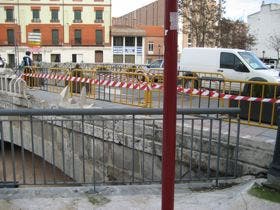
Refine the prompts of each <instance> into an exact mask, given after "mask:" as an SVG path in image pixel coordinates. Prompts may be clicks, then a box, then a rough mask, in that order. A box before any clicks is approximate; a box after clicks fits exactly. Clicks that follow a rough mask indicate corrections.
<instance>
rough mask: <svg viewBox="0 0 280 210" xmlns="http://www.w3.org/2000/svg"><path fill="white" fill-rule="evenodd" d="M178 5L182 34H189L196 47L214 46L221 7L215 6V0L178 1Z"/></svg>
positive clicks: (217, 35)
mask: <svg viewBox="0 0 280 210" xmlns="http://www.w3.org/2000/svg"><path fill="white" fill-rule="evenodd" d="M220 2H221V3H224V2H225V1H224V0H220ZM178 5H179V14H180V15H181V17H182V18H183V22H184V23H183V33H187V34H190V35H191V37H192V39H193V41H194V42H195V45H196V46H197V47H204V46H215V45H216V43H217V38H218V37H219V34H218V29H219V20H220V17H221V13H222V10H223V7H222V5H221V6H220V5H217V3H216V0H178Z"/></svg>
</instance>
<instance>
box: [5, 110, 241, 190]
mask: <svg viewBox="0 0 280 210" xmlns="http://www.w3.org/2000/svg"><path fill="white" fill-rule="evenodd" d="M238 113H239V110H238V109H236V108H220V109H217V108H215V109H180V110H178V111H177V121H176V123H177V130H176V133H177V135H176V182H185V181H199V180H200V181H206V180H215V181H216V182H217V183H218V182H219V180H223V179H228V178H235V177H237V176H239V175H241V174H240V166H239V161H238V153H239V129H240V128H239V123H238V124H232V123H231V122H232V121H231V119H232V117H231V115H233V114H234V115H236V114H238ZM162 114H163V111H162V110H161V109H138V108H137V109H136V108H135V109H126V110H124V109H89V110H80V109H79V110H73V109H70V110H68V109H67V110H64V109H62V110H54V109H49V110H48V109H44V110H42V109H38V110H37V109H29V110H27V109H24V110H0V138H1V139H0V146H1V147H0V148H1V149H0V152H1V153H0V157H1V160H0V180H1V182H0V187H1V186H6V185H18V184H20V185H21V184H23V185H52V184H62V185H68V184H93V185H94V186H95V185H97V184H138V183H141V184H144V183H145V184H149V183H160V182H161V175H162V174H161V170H162V168H161V164H162V162H161V161H162V127H163V125H162V123H163V119H162ZM225 119H227V122H225V121H224V120H225Z"/></svg>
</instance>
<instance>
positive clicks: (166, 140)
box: [161, 0, 178, 210]
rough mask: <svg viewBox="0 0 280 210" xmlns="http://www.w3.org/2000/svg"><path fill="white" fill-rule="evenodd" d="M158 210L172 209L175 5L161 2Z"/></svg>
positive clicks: (174, 127) (168, 0)
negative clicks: (162, 35) (161, 48)
mask: <svg viewBox="0 0 280 210" xmlns="http://www.w3.org/2000/svg"><path fill="white" fill-rule="evenodd" d="M164 28H165V38H164V46H165V49H164V105H163V111H164V116H163V148H162V201H161V203H162V210H173V209H174V180H175V147H176V109H177V90H176V88H177V87H176V83H177V44H178V31H177V30H178V15H177V1H176V0H165V26H164Z"/></svg>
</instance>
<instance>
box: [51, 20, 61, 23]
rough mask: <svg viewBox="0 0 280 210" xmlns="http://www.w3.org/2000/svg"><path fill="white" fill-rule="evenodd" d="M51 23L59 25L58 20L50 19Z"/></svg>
mask: <svg viewBox="0 0 280 210" xmlns="http://www.w3.org/2000/svg"><path fill="white" fill-rule="evenodd" d="M50 22H51V23H59V19H51V21H50Z"/></svg>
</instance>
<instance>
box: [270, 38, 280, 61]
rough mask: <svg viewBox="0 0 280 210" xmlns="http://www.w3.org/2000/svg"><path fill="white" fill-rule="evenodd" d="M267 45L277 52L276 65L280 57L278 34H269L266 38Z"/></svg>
mask: <svg viewBox="0 0 280 210" xmlns="http://www.w3.org/2000/svg"><path fill="white" fill-rule="evenodd" d="M268 43H269V46H270V47H271V48H272V49H274V50H275V51H276V53H277V66H278V63H279V59H280V35H274V36H270V37H269V40H268Z"/></svg>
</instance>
